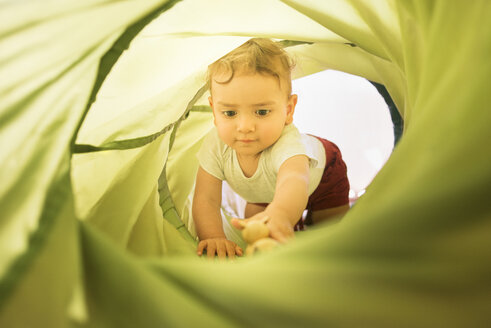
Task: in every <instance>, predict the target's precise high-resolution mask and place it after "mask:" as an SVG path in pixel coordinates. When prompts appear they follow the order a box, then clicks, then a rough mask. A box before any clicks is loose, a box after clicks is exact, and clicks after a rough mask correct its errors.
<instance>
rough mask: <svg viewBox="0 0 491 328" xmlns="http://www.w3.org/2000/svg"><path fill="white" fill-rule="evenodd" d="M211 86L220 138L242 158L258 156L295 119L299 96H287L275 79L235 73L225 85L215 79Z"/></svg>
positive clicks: (262, 75) (212, 103) (261, 75)
mask: <svg viewBox="0 0 491 328" xmlns="http://www.w3.org/2000/svg"><path fill="white" fill-rule="evenodd" d="M217 79H218V81H220V80H221V79H220V77H218V78H217ZM211 87H212V96H211V97H210V98H209V100H210V106H211V107H212V108H213V115H214V117H215V126H216V128H217V131H218V135H219V136H220V138H221V139H222V140H223V142H225V143H226V144H227V145H229V146H230V147H232V148H233V149H234V150H235V151H236V152H237V154H238V155H239V156H244V157H251V156H252V157H255V156H257V155H259V154H260V153H261V152H262V151H263V150H264V149H266V148H268V147H269V146H271V145H272V144H274V143H275V142H276V141H277V140H278V139H279V137H280V135H281V132H282V131H283V128H284V126H285V125H286V124H289V123H291V122H292V120H293V112H294V109H295V105H296V95H292V96H290V97H287V96H286V92H285V91H284V90H282V89H281V88H280V83H279V82H278V79H276V78H275V77H274V76H270V75H265V74H258V73H256V74H237V73H236V75H235V76H234V78H233V79H232V80H231V81H230V82H228V83H225V84H220V83H216V82H215V81H214V80H213V79H212V86H211Z"/></svg>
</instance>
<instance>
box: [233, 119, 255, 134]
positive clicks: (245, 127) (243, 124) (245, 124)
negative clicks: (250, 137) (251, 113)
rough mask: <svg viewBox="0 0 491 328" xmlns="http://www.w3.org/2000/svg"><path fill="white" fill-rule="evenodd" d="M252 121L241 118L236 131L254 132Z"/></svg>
mask: <svg viewBox="0 0 491 328" xmlns="http://www.w3.org/2000/svg"><path fill="white" fill-rule="evenodd" d="M254 126H255V123H254V120H253V119H251V118H248V117H242V118H241V119H240V120H239V122H238V125H237V130H238V131H239V132H252V131H254Z"/></svg>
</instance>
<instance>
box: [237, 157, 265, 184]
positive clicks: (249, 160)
mask: <svg viewBox="0 0 491 328" xmlns="http://www.w3.org/2000/svg"><path fill="white" fill-rule="evenodd" d="M261 154H262V152H261V153H259V154H256V155H251V156H244V155H239V154H237V160H238V161H239V165H240V168H241V170H242V173H243V174H244V176H246V177H247V178H250V177H252V176H253V175H254V173H256V170H257V166H258V164H259V159H260V158H261Z"/></svg>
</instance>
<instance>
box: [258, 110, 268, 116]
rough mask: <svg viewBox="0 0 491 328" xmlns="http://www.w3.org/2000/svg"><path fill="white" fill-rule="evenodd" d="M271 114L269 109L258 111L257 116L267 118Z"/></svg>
mask: <svg viewBox="0 0 491 328" xmlns="http://www.w3.org/2000/svg"><path fill="white" fill-rule="evenodd" d="M269 112H271V111H270V110H269V109H258V110H257V111H256V114H257V115H259V116H266V115H268V114H269Z"/></svg>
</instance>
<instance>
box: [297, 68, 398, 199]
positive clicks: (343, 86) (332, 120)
mask: <svg viewBox="0 0 491 328" xmlns="http://www.w3.org/2000/svg"><path fill="white" fill-rule="evenodd" d="M293 92H294V93H296V94H298V104H297V107H296V110H295V114H294V123H295V125H296V126H297V127H298V129H299V130H300V132H302V133H311V134H314V135H317V136H319V137H323V138H325V139H328V140H330V141H332V142H334V143H335V144H336V145H337V146H338V147H339V148H340V150H341V153H342V155H343V159H344V161H345V162H346V165H347V167H348V179H349V181H350V185H351V192H350V195H351V197H353V198H357V196H360V195H361V194H363V192H364V190H365V188H366V187H367V185H368V184H369V183H370V182H371V181H372V179H373V177H374V176H375V175H376V174H377V172H378V171H379V170H380V169H381V168H382V166H383V165H384V164H385V162H386V161H387V159H388V158H389V156H390V154H391V152H392V149H393V145H394V132H393V124H392V121H391V118H390V112H389V109H388V108H387V105H386V104H385V102H384V99H383V98H382V96H380V94H379V93H378V91H377V89H375V87H374V86H373V85H372V84H371V83H370V82H368V81H367V80H365V79H363V78H361V77H357V76H354V75H350V74H347V73H343V72H339V71H334V70H326V71H323V72H320V73H317V74H313V75H310V76H307V77H304V78H300V79H297V80H294V81H293Z"/></svg>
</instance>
